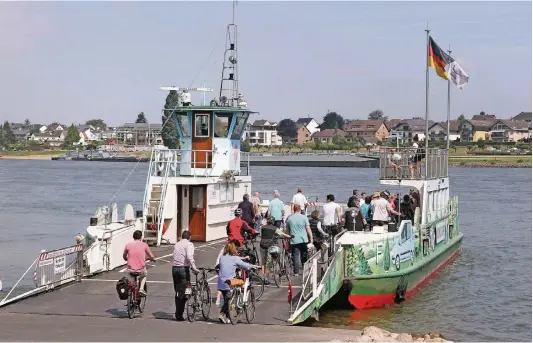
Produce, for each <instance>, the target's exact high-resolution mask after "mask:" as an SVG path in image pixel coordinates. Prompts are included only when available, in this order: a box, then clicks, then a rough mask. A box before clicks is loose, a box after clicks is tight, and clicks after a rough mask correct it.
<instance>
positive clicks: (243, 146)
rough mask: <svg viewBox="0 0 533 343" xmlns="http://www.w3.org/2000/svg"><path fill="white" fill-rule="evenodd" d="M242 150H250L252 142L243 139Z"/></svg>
mask: <svg viewBox="0 0 533 343" xmlns="http://www.w3.org/2000/svg"><path fill="white" fill-rule="evenodd" d="M241 151H244V152H250V142H248V140H246V139H245V140H241Z"/></svg>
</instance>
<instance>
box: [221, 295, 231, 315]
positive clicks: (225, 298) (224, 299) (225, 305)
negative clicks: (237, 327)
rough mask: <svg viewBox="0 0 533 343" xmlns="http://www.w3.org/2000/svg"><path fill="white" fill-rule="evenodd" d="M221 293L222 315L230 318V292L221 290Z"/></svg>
mask: <svg viewBox="0 0 533 343" xmlns="http://www.w3.org/2000/svg"><path fill="white" fill-rule="evenodd" d="M219 291H220V292H221V293H222V308H221V309H220V313H224V314H225V315H226V316H229V291H228V290H221V289H219Z"/></svg>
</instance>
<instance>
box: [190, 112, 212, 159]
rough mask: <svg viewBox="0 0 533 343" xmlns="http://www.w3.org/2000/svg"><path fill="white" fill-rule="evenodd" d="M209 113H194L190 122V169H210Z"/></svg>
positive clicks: (210, 139) (210, 126)
mask: <svg viewBox="0 0 533 343" xmlns="http://www.w3.org/2000/svg"><path fill="white" fill-rule="evenodd" d="M211 122H212V120H211V113H194V114H193V121H192V125H193V126H192V132H193V137H192V156H191V162H192V168H212V165H211V162H212V158H213V156H212V152H211V150H212V149H213V139H212V138H211V137H212V136H213V135H212V134H211V131H212V129H213V128H212V123H211Z"/></svg>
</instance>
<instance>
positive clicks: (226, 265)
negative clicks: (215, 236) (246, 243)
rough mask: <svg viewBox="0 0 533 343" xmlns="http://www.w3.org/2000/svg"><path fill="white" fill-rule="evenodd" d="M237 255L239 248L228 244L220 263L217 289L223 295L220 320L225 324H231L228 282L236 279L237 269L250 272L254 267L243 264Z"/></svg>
mask: <svg viewBox="0 0 533 343" xmlns="http://www.w3.org/2000/svg"><path fill="white" fill-rule="evenodd" d="M236 254H237V248H236V247H235V245H234V244H233V243H231V242H230V243H228V244H226V246H225V247H224V254H223V255H222V256H221V257H220V263H219V268H220V270H219V272H218V281H217V289H218V290H219V291H220V292H221V293H222V296H223V299H224V304H223V305H222V309H221V310H220V316H219V317H218V319H219V320H220V321H221V322H222V323H224V324H227V323H229V322H230V321H229V318H228V314H229V299H228V291H229V290H230V288H229V285H228V284H226V280H231V279H233V278H234V277H235V275H236V272H237V268H242V269H245V270H250V269H252V268H254V267H256V268H257V267H258V266H253V265H251V264H249V263H246V262H243V261H242V260H241V259H240V258H239V257H238V256H235V255H236Z"/></svg>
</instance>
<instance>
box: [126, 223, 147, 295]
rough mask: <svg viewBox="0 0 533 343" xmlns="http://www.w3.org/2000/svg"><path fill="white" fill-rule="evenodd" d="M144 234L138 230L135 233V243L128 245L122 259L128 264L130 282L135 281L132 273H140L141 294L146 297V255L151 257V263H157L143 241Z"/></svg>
mask: <svg viewBox="0 0 533 343" xmlns="http://www.w3.org/2000/svg"><path fill="white" fill-rule="evenodd" d="M142 236H143V233H142V231H141V230H136V231H135V232H134V233H133V242H130V243H128V244H126V247H125V248H124V254H122V258H123V259H124V261H127V262H128V276H129V279H130V281H134V278H135V277H134V276H133V275H132V273H139V278H140V283H139V293H140V294H141V295H146V291H145V290H144V285H145V284H146V255H148V256H149V258H150V261H152V262H155V258H154V255H153V254H152V252H151V251H150V248H149V247H148V244H146V243H145V242H143V241H142V240H141V238H142Z"/></svg>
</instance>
